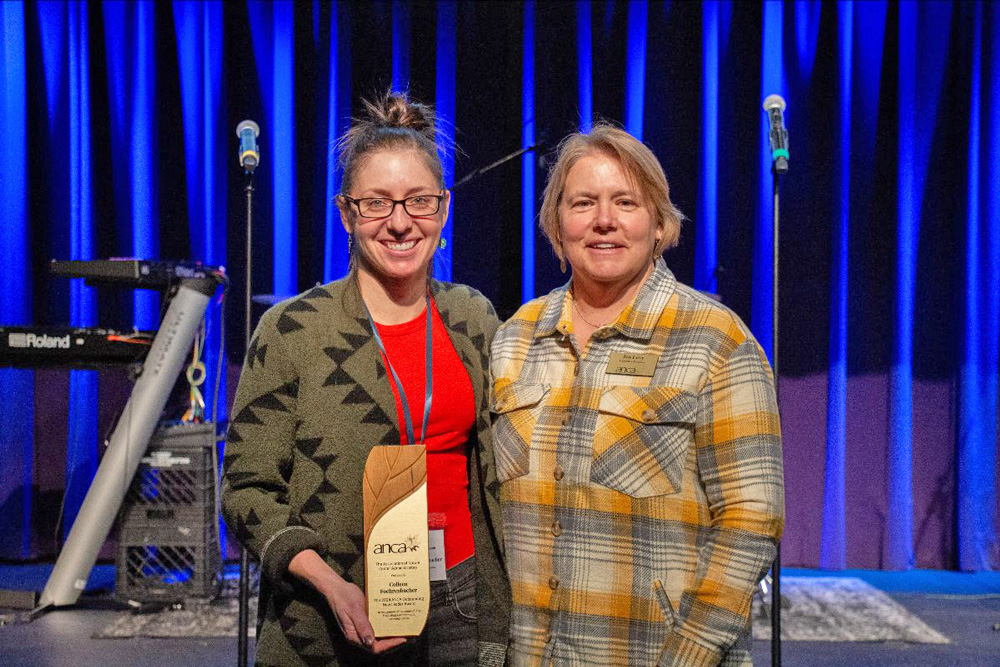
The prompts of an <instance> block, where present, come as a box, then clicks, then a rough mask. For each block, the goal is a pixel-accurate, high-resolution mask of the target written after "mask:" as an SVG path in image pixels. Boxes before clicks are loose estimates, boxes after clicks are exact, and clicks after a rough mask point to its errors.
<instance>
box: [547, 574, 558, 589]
mask: <svg viewBox="0 0 1000 667" xmlns="http://www.w3.org/2000/svg"><path fill="white" fill-rule="evenodd" d="M549 588H551V589H552V590H555V589H557V588H559V577H557V576H556V575H554V574H553V575H552V576H551V577H549Z"/></svg>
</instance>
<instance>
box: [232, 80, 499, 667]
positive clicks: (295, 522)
mask: <svg viewBox="0 0 1000 667" xmlns="http://www.w3.org/2000/svg"><path fill="white" fill-rule="evenodd" d="M365 106H366V110H367V114H366V117H365V118H363V119H361V120H357V121H355V123H354V125H353V127H352V128H351V129H350V130H349V131H348V132H347V134H346V135H345V136H344V137H343V138H342V139H341V141H340V143H339V146H338V148H339V150H340V161H341V166H342V169H343V183H342V194H341V195H339V196H338V197H337V205H338V207H339V209H340V215H341V221H342V224H343V226H344V229H345V230H346V231H347V233H348V239H349V243H350V245H351V269H350V272H349V273H348V275H347V276H346V277H344V278H342V279H341V280H338V281H335V282H332V283H330V284H327V285H324V286H322V287H316V288H314V289H312V290H309V291H308V292H305V293H303V294H301V295H299V296H297V297H295V298H293V299H290V300H289V301H285V302H283V303H280V304H278V305H277V306H275V307H273V308H272V309H270V310H269V311H268V312H267V313H265V314H264V316H263V317H262V318H261V321H260V324H259V325H258V327H257V331H256V333H255V334H254V337H253V339H252V342H251V345H250V349H249V350H248V352H247V358H246V362H245V364H244V368H243V374H242V376H241V378H240V385H239V389H238V390H237V396H236V404H235V407H234V409H233V414H234V415H235V417H234V418H233V420H232V423H231V425H230V429H229V435H228V438H227V443H226V460H225V468H226V470H225V476H224V481H225V485H224V493H223V509H224V513H225V517H226V521H227V523H228V524H229V525H230V526H231V527H232V529H233V530H234V531H235V532H236V534H237V536H238V537H239V539H240V541H241V542H242V543H243V544H244V545H245V546H246V548H248V549H249V550H250V551H251V553H253V554H254V556H256V557H257V559H258V560H259V561H260V563H261V593H260V615H259V624H258V634H257V654H256V661H257V663H258V664H262V665H310V666H312V665H352V666H353V665H390V664H391V665H409V664H412V665H475V664H488V665H493V664H495V665H500V664H502V663H503V659H504V654H505V651H506V641H507V640H506V637H507V622H508V610H509V589H508V585H507V580H506V577H505V575H504V569H503V565H502V561H501V554H500V545H501V544H502V535H501V525H500V517H499V507H498V499H497V496H496V477H495V473H494V467H493V452H492V445H491V440H490V421H489V413H488V408H487V398H488V394H489V387H488V384H487V381H486V375H487V368H488V352H489V346H490V342H491V341H492V339H493V334H494V332H495V331H496V327H497V324H498V322H497V318H496V314H495V313H494V311H493V308H492V306H491V305H490V303H489V302H488V301H487V300H486V299H485V298H484V297H483V296H482V295H481V294H479V293H478V292H476V291H475V290H473V289H471V288H469V287H466V286H463V285H454V284H449V283H442V282H438V281H436V280H434V279H432V278H430V268H431V261H432V259H433V257H434V252H435V250H436V249H437V248H438V247H439V244H440V243H441V229H442V227H443V226H444V224H445V221H446V220H447V217H448V206H449V203H450V202H449V196H450V193H449V192H448V191H447V190H446V189H445V184H444V179H443V175H442V166H441V161H440V158H439V157H438V150H439V146H438V144H437V142H436V130H435V125H434V117H433V114H432V112H431V111H430V109H429V108H427V107H425V106H423V105H421V104H418V103H414V102H411V101H409V100H408V99H407V97H406V95H405V94H397V93H390V94H388V95H386V96H385V97H384V98H382V99H380V100H378V101H376V102H374V103H370V102H366V103H365ZM428 350H429V351H430V354H429V355H428V354H427V351H428ZM428 406H429V409H427V408H428ZM415 442H416V443H422V444H424V445H425V446H426V448H427V497H428V516H429V519H430V522H431V523H432V524H434V525H433V526H431V527H432V528H434V529H437V530H443V544H444V553H445V565H446V571H445V573H444V575H443V576H441V575H437V576H435V574H434V573H432V577H431V578H432V582H431V610H430V615H429V617H428V621H427V625H426V628H425V630H424V633H423V634H422V635H421V636H420V637H418V638H416V639H411V640H406V639H404V638H399V637H396V638H376V637H375V634H374V631H373V629H372V626H371V623H370V621H369V618H368V616H367V614H366V611H365V595H364V593H363V591H362V588H361V587H362V586H363V585H364V584H363V582H364V577H365V564H364V555H363V553H362V550H363V537H362V535H363V507H362V474H363V468H364V464H365V460H366V458H367V456H368V453H369V451H370V450H371V448H372V447H373V446H374V445H380V444H381V445H406V444H412V443H415ZM387 652H388V653H387Z"/></svg>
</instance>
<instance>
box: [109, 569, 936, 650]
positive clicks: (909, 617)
mask: <svg viewBox="0 0 1000 667" xmlns="http://www.w3.org/2000/svg"><path fill="white" fill-rule="evenodd" d="M781 584H782V586H781V593H782V598H783V600H784V604H783V606H782V614H781V637H782V639H783V640H785V641H830V642H851V641H856V642H865V641H868V642H882V641H901V642H909V643H924V644H948V643H950V641H949V639H948V638H947V637H945V636H944V635H942V634H941V633H939V632H937V631H936V630H934V629H933V628H931V627H930V626H928V625H927V624H926V623H924V622H923V621H921V620H920V619H919V618H917V617H916V616H914V615H913V614H911V613H910V612H909V611H907V610H906V608H905V607H903V606H902V605H901V604H899V603H898V602H896V601H894V600H893V599H892V598H890V597H889V596H888V595H887V594H885V593H883V592H882V591H880V590H878V589H877V588H874V587H872V586H870V585H868V584H866V583H865V582H863V581H861V580H860V579H853V578H841V577H782V580H781ZM237 611H238V605H237V601H236V596H235V590H234V587H232V586H227V587H226V588H224V590H223V593H222V595H221V596H220V598H219V599H217V600H213V601H211V602H199V601H189V602H188V603H186V604H185V605H184V608H183V609H171V610H164V611H159V612H156V613H144V614H142V613H132V612H122V613H120V614H118V615H117V616H116V618H115V620H114V621H113V622H112V623H110V624H109V625H107V626H106V627H104V628H102V629H101V630H100V631H99V632H96V633H94V637H95V638H98V639H114V638H128V637H187V638H191V637H235V636H236V635H237ZM256 614H257V605H256V599H252V601H251V613H250V618H251V628H250V632H251V636H252V634H253V625H254V620H255V619H256ZM753 625H754V627H753V632H754V638H755V639H770V638H771V625H770V620H769V618H768V615H767V610H766V608H765V607H764V606H762V605H761V603H760V600H759V599H755V600H754V621H753Z"/></svg>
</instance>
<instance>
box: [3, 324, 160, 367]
mask: <svg viewBox="0 0 1000 667" xmlns="http://www.w3.org/2000/svg"><path fill="white" fill-rule="evenodd" d="M154 335H155V332H152V331H127V332H122V331H114V330H112V329H93V328H71V327H31V326H29V327H0V366H17V367H20V368H45V367H58V368H100V367H104V366H121V365H128V364H132V363H136V362H139V361H142V359H144V358H145V356H146V353H148V352H149V348H150V347H152V345H153V336H154Z"/></svg>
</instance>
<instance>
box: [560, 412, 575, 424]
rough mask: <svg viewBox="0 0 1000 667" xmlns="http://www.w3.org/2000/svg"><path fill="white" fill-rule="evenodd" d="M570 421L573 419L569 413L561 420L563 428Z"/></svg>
mask: <svg viewBox="0 0 1000 667" xmlns="http://www.w3.org/2000/svg"><path fill="white" fill-rule="evenodd" d="M572 419H573V414H572V413H571V412H567V413H566V414H565V415H564V416H563V418H562V423H563V426H565V425H566V424H568V423H570V421H572Z"/></svg>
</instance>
